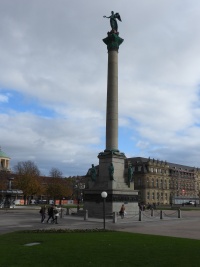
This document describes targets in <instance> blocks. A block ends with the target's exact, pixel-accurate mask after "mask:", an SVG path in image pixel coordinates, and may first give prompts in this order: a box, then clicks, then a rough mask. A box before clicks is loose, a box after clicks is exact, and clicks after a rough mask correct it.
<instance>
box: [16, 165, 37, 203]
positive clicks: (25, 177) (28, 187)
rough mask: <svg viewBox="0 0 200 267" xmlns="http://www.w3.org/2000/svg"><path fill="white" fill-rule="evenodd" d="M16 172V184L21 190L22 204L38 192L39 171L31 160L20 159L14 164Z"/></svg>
mask: <svg viewBox="0 0 200 267" xmlns="http://www.w3.org/2000/svg"><path fill="white" fill-rule="evenodd" d="M14 170H15V173H16V181H15V184H16V186H17V187H18V188H19V189H21V190H22V191H23V194H24V204H26V203H27V200H28V198H29V200H30V197H31V196H32V195H35V194H39V193H40V191H41V184H40V182H39V176H40V171H39V169H38V167H37V166H36V165H35V163H34V162H32V161H22V162H19V163H18V164H17V165H15V166H14Z"/></svg>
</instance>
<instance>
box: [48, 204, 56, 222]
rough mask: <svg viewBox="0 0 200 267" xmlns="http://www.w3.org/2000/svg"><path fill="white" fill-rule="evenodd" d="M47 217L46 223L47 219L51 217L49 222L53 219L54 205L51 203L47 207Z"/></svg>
mask: <svg viewBox="0 0 200 267" xmlns="http://www.w3.org/2000/svg"><path fill="white" fill-rule="evenodd" d="M48 215H49V217H48V219H47V223H48V222H49V220H50V219H51V222H53V221H54V205H51V207H49V208H48Z"/></svg>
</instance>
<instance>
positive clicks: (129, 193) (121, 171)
mask: <svg viewBox="0 0 200 267" xmlns="http://www.w3.org/2000/svg"><path fill="white" fill-rule="evenodd" d="M117 16H118V17H119V14H118V13H116V14H114V12H113V11H112V12H111V16H110V17H108V18H110V23H111V27H112V30H111V31H110V32H108V33H107V37H106V38H104V39H103V42H104V43H105V44H106V45H107V50H108V74H107V107H106V147H105V150H104V151H102V152H100V153H99V155H98V158H99V166H98V167H97V168H96V171H95V173H96V174H95V176H94V175H93V177H92V176H91V178H92V180H91V181H89V187H88V189H86V190H85V192H84V201H85V202H84V209H85V210H88V214H89V216H91V217H98V216H100V217H101V216H102V214H100V212H101V210H102V198H101V192H103V191H106V192H107V194H108V196H107V198H106V213H108V214H111V213H113V212H118V211H119V210H120V207H121V205H122V204H125V203H126V211H127V212H132V211H134V210H137V209H138V205H137V201H138V192H136V191H134V186H133V184H131V185H130V183H129V184H128V183H127V175H128V174H127V171H128V170H127V168H126V169H125V163H126V156H125V154H124V153H122V152H120V151H119V150H118V50H119V46H120V45H121V43H122V42H123V39H122V38H120V37H119V33H118V31H117V23H116V21H115V18H116V17H117ZM120 20H121V19H120ZM93 168H94V167H93ZM91 173H93V172H91V170H90V175H91Z"/></svg>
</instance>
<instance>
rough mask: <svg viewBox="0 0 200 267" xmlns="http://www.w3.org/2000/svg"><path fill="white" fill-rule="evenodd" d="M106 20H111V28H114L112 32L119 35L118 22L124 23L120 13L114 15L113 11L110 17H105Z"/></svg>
mask: <svg viewBox="0 0 200 267" xmlns="http://www.w3.org/2000/svg"><path fill="white" fill-rule="evenodd" d="M103 17H104V18H107V19H110V26H111V28H112V32H114V33H117V32H118V25H117V20H116V19H118V20H119V21H122V20H121V17H120V15H119V13H114V11H111V15H110V17H106V16H103Z"/></svg>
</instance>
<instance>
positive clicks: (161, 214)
mask: <svg viewBox="0 0 200 267" xmlns="http://www.w3.org/2000/svg"><path fill="white" fill-rule="evenodd" d="M160 219H161V220H162V219H163V211H162V210H161V211H160Z"/></svg>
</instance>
